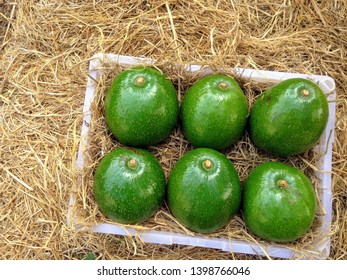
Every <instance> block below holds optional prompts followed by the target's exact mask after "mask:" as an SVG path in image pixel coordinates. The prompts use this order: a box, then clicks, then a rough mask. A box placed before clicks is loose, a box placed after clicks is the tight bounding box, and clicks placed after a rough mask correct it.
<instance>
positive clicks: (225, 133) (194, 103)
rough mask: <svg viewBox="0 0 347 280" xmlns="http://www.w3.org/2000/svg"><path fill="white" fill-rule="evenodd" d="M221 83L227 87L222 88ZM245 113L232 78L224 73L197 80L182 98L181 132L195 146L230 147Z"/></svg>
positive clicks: (243, 101)
mask: <svg viewBox="0 0 347 280" xmlns="http://www.w3.org/2000/svg"><path fill="white" fill-rule="evenodd" d="M220 82H223V83H225V84H227V85H228V88H227V89H221V88H220V87H219V86H218V84H219V83H220ZM247 116H248V105H247V100H246V97H245V95H244V93H243V91H242V89H241V88H240V86H239V85H238V84H237V82H236V81H235V80H234V79H233V78H231V77H229V76H226V75H223V74H212V75H208V76H205V77H203V78H201V79H199V80H198V81H197V82H195V83H194V84H193V85H192V86H191V87H190V88H189V89H188V91H187V92H186V94H185V95H184V98H183V100H182V105H181V122H182V131H183V134H184V136H185V138H186V139H187V140H188V142H190V143H191V144H192V145H193V146H194V147H195V148H198V147H205V148H211V149H216V150H222V149H224V148H227V147H229V146H231V145H232V144H233V143H235V142H236V141H237V140H238V139H239V138H240V136H241V135H242V133H243V132H244V129H245V126H246V122H247Z"/></svg>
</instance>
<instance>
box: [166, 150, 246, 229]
mask: <svg viewBox="0 0 347 280" xmlns="http://www.w3.org/2000/svg"><path fill="white" fill-rule="evenodd" d="M240 201H241V189H240V181H239V177H238V175H237V173H236V171H235V169H234V167H233V165H232V163H231V162H230V161H229V160H228V159H227V158H226V157H225V156H224V155H223V154H221V153H220V152H217V151H215V150H212V149H209V148H197V149H194V150H192V151H190V152H188V153H186V154H185V155H184V156H183V157H181V158H180V159H179V160H178V161H177V163H176V165H175V166H174V168H173V169H172V171H171V174H170V177H169V182H168V190H167V202H168V206H169V209H170V211H171V213H172V214H173V215H174V216H175V217H176V219H177V220H178V221H179V222H180V223H181V224H182V225H184V226H185V227H187V228H189V229H191V230H192V231H195V232H199V233H210V232H214V231H216V230H218V229H220V228H221V227H223V226H224V225H225V224H226V223H227V222H228V221H229V220H230V219H231V218H232V217H233V215H234V214H235V213H236V212H237V211H238V210H239V206H240Z"/></svg>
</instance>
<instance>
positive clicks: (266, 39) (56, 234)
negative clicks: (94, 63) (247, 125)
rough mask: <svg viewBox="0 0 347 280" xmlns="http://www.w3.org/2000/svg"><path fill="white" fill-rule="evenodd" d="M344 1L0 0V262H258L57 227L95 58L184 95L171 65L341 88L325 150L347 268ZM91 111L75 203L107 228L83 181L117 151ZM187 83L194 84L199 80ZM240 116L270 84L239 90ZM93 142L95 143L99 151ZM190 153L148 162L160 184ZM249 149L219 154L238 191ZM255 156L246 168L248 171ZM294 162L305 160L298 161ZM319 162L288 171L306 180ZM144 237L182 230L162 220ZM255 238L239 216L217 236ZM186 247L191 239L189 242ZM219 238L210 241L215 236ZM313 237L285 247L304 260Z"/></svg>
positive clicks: (244, 145)
mask: <svg viewBox="0 0 347 280" xmlns="http://www.w3.org/2000/svg"><path fill="white" fill-rule="evenodd" d="M346 11H347V4H346V2H345V1H342V0H341V1H339V0H334V1H304V0H295V1H294V0H277V1H271V3H269V2H268V1H250V0H246V1H238V0H234V1H232V0H229V1H227V0H220V1H200V0H194V1H77V0H76V1H75V0H74V1H56V0H49V1H33V0H30V1H24V0H18V1H6V0H5V1H0V55H1V61H0V102H1V103H0V104H1V107H0V128H1V132H0V137H1V140H0V153H1V154H0V186H1V187H0V252H1V258H2V259H79V258H82V257H83V256H84V255H85V254H86V253H88V252H89V251H93V252H95V254H96V255H97V256H98V258H101V259H148V258H152V259H245V258H250V259H257V258H261V257H257V256H249V255H242V254H233V253H227V252H221V251H219V250H211V249H202V248H193V247H189V246H179V245H175V246H164V245H155V244H144V243H143V242H141V240H139V239H138V238H128V237H125V238H124V237H118V236H112V235H100V234H92V233H85V232H75V231H74V230H72V229H71V228H69V227H68V226H67V225H66V215H67V208H68V200H69V195H70V193H71V191H72V190H74V191H76V186H77V178H78V176H77V175H78V174H77V172H76V169H75V159H76V154H77V149H78V144H79V140H80V139H79V134H80V129H81V122H82V117H83V116H82V107H83V99H84V91H85V84H86V79H87V77H86V74H87V67H88V59H89V58H90V57H91V56H92V55H93V54H94V53H96V52H111V53H120V54H126V55H132V56H141V57H150V58H154V59H157V61H158V62H159V64H158V67H160V68H161V69H162V70H163V71H164V72H165V73H167V74H168V75H169V76H170V78H172V79H173V80H174V81H175V83H176V85H177V87H178V88H179V89H180V94H183V93H184V89H185V88H186V86H187V85H189V84H191V82H193V80H194V77H193V78H192V79H191V80H187V79H184V80H183V79H182V77H185V76H184V74H185V73H182V72H179V73H177V72H176V71H174V69H171V68H170V67H169V66H170V65H172V63H177V62H178V63H181V64H184V63H195V64H203V65H206V64H208V65H211V66H212V67H217V66H218V67H221V68H222V69H228V68H230V67H244V68H256V69H257V68H258V69H266V70H277V71H287V72H300V73H311V74H327V75H329V76H331V77H333V78H334V79H335V81H336V85H337V100H336V105H337V121H336V138H335V142H334V150H333V171H332V172H333V174H332V175H333V225H332V229H331V238H332V247H331V255H330V258H331V259H347V234H346V232H347V223H346V221H347V205H346V199H347V189H346V185H347V179H346V173H347V171H346V155H347V114H346V112H347V103H346V98H347V91H346V89H345V84H346V81H347V79H346V73H347V63H346V46H347V28H346V22H345V19H346ZM113 71H117V68H115V67H113V66H112V67H109V71H107V75H106V76H105V77H103V78H102V82H101V83H100V84H99V86H98V91H97V99H95V100H94V103H93V104H94V105H93V106H94V107H93V118H94V119H93V120H94V121H93V126H92V132H93V135H92V139H93V141H92V142H91V144H92V145H91V150H90V161H89V164H88V165H87V167H89V169H85V170H84V172H85V173H84V180H83V188H82V189H80V191H79V192H78V193H77V194H78V198H79V200H78V201H79V203H81V206H80V207H79V209H80V213H79V214H80V216H81V217H82V216H83V217H85V219H84V221H85V222H87V223H95V222H97V221H100V220H102V219H104V217H103V216H102V215H100V213H99V212H98V210H97V208H96V207H95V205H94V202H93V197H92V196H91V195H90V187H91V180H92V170H93V168H94V167H95V165H96V164H97V162H98V161H99V160H100V158H101V157H102V155H103V153H105V152H106V151H107V150H109V149H110V148H112V147H114V146H115V145H116V144H115V142H114V141H110V138H109V137H108V132H107V130H106V128H105V125H104V122H103V118H102V102H103V99H102V94H103V91H104V90H105V89H106V87H107V85H108V84H109V82H110V80H111V78H112V76H113V75H114V74H116V73H115V72H113ZM195 78H196V77H195ZM240 83H241V84H242V86H243V89H244V90H245V92H246V94H247V98H248V99H249V100H250V103H251V102H253V100H254V97H255V96H256V95H257V94H259V93H260V92H261V90H263V89H264V87H265V86H266V85H258V84H250V83H246V82H245V81H242V80H240ZM96 141H101V142H99V143H98V145H96ZM187 149H190V147H189V145H188V143H187V142H186V141H185V140H184V139H183V138H182V135H181V134H180V132H179V130H177V131H176V132H174V133H173V134H172V135H171V136H170V138H169V139H168V140H167V141H166V142H164V143H162V144H161V145H160V146H159V147H152V148H151V151H152V152H153V153H154V154H155V155H156V156H157V157H158V159H159V160H160V162H161V163H162V165H163V166H164V168H165V171H166V174H168V172H169V170H170V168H171V167H172V165H173V164H174V163H175V162H176V161H177V159H178V156H179V155H182V154H183V153H184V152H185V151H187ZM256 152H258V151H256V150H255V148H254V147H253V146H251V145H250V143H249V140H248V138H247V136H245V137H244V138H242V139H241V140H240V141H239V143H238V144H237V145H236V146H234V147H233V148H232V149H230V150H228V151H226V154H227V155H228V157H229V158H230V159H231V160H232V161H233V162H234V163H235V166H236V167H237V169H238V172H239V174H240V177H241V179H244V178H245V177H246V175H247V173H248V172H249V170H250V169H251V168H252V167H253V166H255V165H256V164H257V163H259V162H261V161H263V160H264V159H265V157H266V155H264V154H262V153H259V154H258V153H257V154H256V156H255V154H254V153H256ZM251 155H252V156H253V155H254V157H253V158H252V161H251V162H249V161H247V163H245V161H244V159H249V156H251ZM303 159H304V160H303ZM314 161H315V156H314V154H312V153H308V154H305V155H303V156H302V157H301V158H297V157H295V158H294V157H293V158H291V159H290V163H291V164H293V165H295V166H298V167H300V168H301V169H302V170H304V172H305V173H306V174H308V175H309V176H311V175H312V173H313V169H312V165H314ZM141 227H151V228H156V229H164V228H165V229H167V228H170V229H174V230H175V231H178V232H186V230H185V229H183V228H182V227H179V225H178V224H177V222H176V221H175V220H174V219H173V217H172V216H171V215H170V214H169V213H168V212H167V211H166V210H165V207H164V208H163V209H162V210H161V211H159V212H158V214H157V215H156V216H155V217H153V218H152V219H151V220H150V221H148V222H147V223H145V224H143V225H141ZM229 232H230V233H231V232H232V235H233V236H238V237H239V238H243V239H246V240H250V239H252V238H254V240H255V241H257V239H256V238H255V237H253V236H251V235H249V234H248V232H247V231H246V230H245V227H244V225H243V222H242V220H241V219H240V218H239V216H237V217H236V218H235V219H234V220H233V221H232V222H231V223H230V224H229V225H228V226H227V227H226V228H225V229H223V230H222V231H221V232H218V234H223V235H225V236H227V235H228V233H229ZM189 234H191V233H189ZM216 234H217V233H216ZM311 234H314V232H311V233H309V234H308V235H306V236H305V237H304V238H302V239H301V240H299V241H298V242H297V243H295V244H292V245H289V246H292V247H293V246H294V247H295V246H298V245H300V246H299V247H300V248H299V247H296V248H298V249H300V250H302V247H303V246H305V244H309V242H310V239H311Z"/></svg>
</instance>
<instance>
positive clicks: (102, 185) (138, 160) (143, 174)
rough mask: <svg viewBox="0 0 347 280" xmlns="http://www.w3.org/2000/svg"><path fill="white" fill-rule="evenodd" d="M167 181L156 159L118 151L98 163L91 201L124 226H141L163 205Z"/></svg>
mask: <svg viewBox="0 0 347 280" xmlns="http://www.w3.org/2000/svg"><path fill="white" fill-rule="evenodd" d="M165 188H166V180H165V175H164V172H163V169H162V167H161V166H160V164H159V162H158V161H157V159H156V158H155V157H154V156H153V155H152V154H151V153H150V152H148V151H146V150H142V149H130V148H122V147H120V148H117V149H115V150H112V151H111V152H110V153H108V154H107V155H106V156H105V157H104V158H103V159H102V160H101V161H100V163H99V165H98V166H97V169H96V171H95V174H94V197H95V200H96V203H97V205H98V206H99V209H100V210H101V212H102V213H103V214H104V215H105V216H106V217H108V218H110V219H112V220H114V221H117V222H120V223H124V224H133V223H137V222H142V221H144V220H147V219H148V218H149V217H151V216H152V215H153V214H154V212H155V211H156V210H158V208H159V207H160V205H161V204H162V201H163V199H164V194H165Z"/></svg>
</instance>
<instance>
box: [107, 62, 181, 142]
mask: <svg viewBox="0 0 347 280" xmlns="http://www.w3.org/2000/svg"><path fill="white" fill-rule="evenodd" d="M137 77H143V78H144V79H145V83H144V84H143V85H139V84H136V82H135V80H136V78H137ZM178 115H179V104H178V98H177V92H176V89H175V87H174V86H173V84H172V82H171V81H170V80H169V79H167V78H166V76H165V75H164V74H162V73H161V72H159V71H158V70H157V69H154V68H150V67H145V66H135V67H132V68H128V69H126V70H125V71H123V72H122V73H120V74H119V75H118V76H117V77H116V78H115V79H114V80H113V82H112V85H111V87H110V88H109V90H108V91H107V93H106V97H105V119H106V123H107V125H108V127H109V129H110V131H111V132H112V134H113V135H114V136H115V137H116V139H117V140H118V141H119V142H120V143H121V144H124V145H127V146H132V147H147V146H150V145H154V144H157V143H159V142H160V141H162V140H164V139H165V138H167V137H168V136H169V135H170V133H171V132H172V131H173V129H174V128H175V127H176V125H177V121H178Z"/></svg>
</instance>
